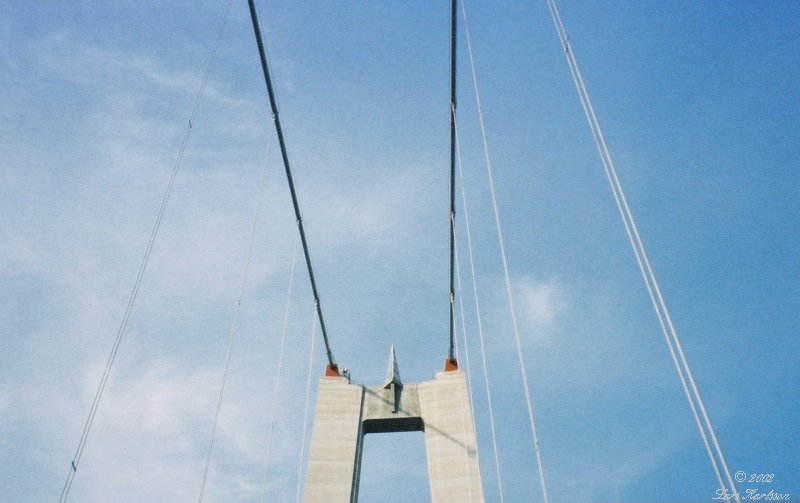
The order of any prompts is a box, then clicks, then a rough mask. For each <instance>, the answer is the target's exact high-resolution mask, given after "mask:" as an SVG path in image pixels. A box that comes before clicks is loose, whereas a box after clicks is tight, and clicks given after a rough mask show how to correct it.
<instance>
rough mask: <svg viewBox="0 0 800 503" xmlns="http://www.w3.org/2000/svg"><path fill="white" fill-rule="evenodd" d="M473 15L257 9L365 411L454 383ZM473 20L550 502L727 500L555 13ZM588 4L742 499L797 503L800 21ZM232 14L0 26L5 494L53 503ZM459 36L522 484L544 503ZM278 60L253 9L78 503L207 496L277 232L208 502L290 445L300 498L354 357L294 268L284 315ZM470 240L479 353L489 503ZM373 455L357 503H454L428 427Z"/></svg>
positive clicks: (289, 473) (609, 111) (483, 250)
mask: <svg viewBox="0 0 800 503" xmlns="http://www.w3.org/2000/svg"><path fill="white" fill-rule="evenodd" d="M447 4H448V2H364V1H353V2H346V3H331V2H302V3H301V5H298V4H297V2H289V1H284V0H270V1H263V0H262V2H261V3H260V10H261V15H262V21H263V23H264V26H263V29H264V33H265V40H266V43H267V45H268V49H269V52H270V57H271V64H272V65H273V78H274V82H275V86H276V90H277V93H278V101H279V106H280V109H281V117H282V120H283V125H284V130H285V134H286V138H287V143H288V147H289V151H290V154H291V158H292V163H293V167H294V170H295V178H296V183H297V188H298V192H299V196H300V199H301V204H302V207H303V215H304V220H305V223H306V225H307V232H308V236H309V241H310V246H311V253H312V256H313V259H314V262H315V268H316V272H317V281H318V285H319V289H320V295H321V300H322V306H323V310H324V312H325V316H326V323H327V325H328V331H329V334H330V336H331V342H332V345H333V351H334V354H335V355H336V358H337V360H338V361H339V363H340V364H341V365H342V366H345V367H348V368H350V369H351V372H352V375H353V378H354V380H356V381H358V382H361V383H366V384H376V383H379V382H380V381H382V379H383V374H384V372H385V368H386V358H387V355H388V351H389V346H390V345H391V344H394V345H395V346H396V348H397V354H398V359H399V365H400V371H401V375H402V376H403V378H404V380H406V381H407V382H413V381H421V380H426V379H429V378H431V377H432V376H433V374H434V373H435V372H436V371H438V370H440V369H441V367H442V363H443V360H444V358H445V356H446V351H447V305H448V292H447V289H448V286H447V282H448V272H447V267H448V255H447V254H448V237H447V228H448V227H447V225H448V220H447V206H448V195H449V187H448V178H447V177H448V171H449V168H448V164H447V163H448V140H449V131H448V98H449V96H448V93H449V84H448V58H449V49H448V43H449V33H448V22H449V19H448V16H449V13H448V5H447ZM466 5H467V9H468V10H469V20H470V28H471V32H472V39H473V40H472V41H473V45H474V51H475V62H476V65H477V72H478V73H477V78H478V81H479V84H480V86H481V98H482V101H483V108H484V112H485V116H486V127H487V133H488V141H489V146H490V151H491V154H492V162H493V166H494V170H495V183H496V188H497V194H498V204H499V207H500V212H501V219H502V224H503V230H504V233H505V238H506V248H507V251H508V262H509V272H510V276H511V282H512V287H513V290H514V294H515V304H516V308H517V311H518V313H519V318H520V328H521V335H522V345H523V349H524V355H525V362H526V365H527V368H528V372H529V378H530V379H529V380H530V386H531V389H532V393H533V401H534V406H535V409H536V415H537V421H538V423H537V426H538V428H539V432H538V433H539V436H540V440H541V444H542V456H543V461H544V469H545V474H546V477H547V482H548V488H549V492H550V497H551V500H552V501H596V502H607V501H620V502H641V501H664V502H666V501H685V502H689V501H709V500H711V498H713V497H714V495H715V478H714V475H713V471H712V469H711V467H710V464H709V461H708V458H707V456H706V453H705V450H704V448H703V445H702V442H701V440H700V436H699V434H698V432H697V430H696V429H695V425H694V421H693V419H692V416H691V412H690V409H689V406H688V404H687V403H686V401H685V398H684V396H683V392H682V390H681V387H680V382H679V380H678V377H677V375H676V373H675V370H674V367H673V365H672V362H671V360H670V356H669V352H668V349H667V347H666V345H665V344H664V341H663V338H662V336H661V334H660V331H659V326H658V323H657V320H656V317H655V315H654V314H653V312H652V308H651V307H650V302H649V299H648V298H647V294H646V290H645V288H644V285H643V284H642V281H641V277H640V274H639V272H638V270H637V268H636V263H635V260H634V257H633V253H632V252H631V250H630V249H629V247H628V244H627V238H626V236H625V232H624V228H623V226H622V224H621V222H620V220H619V216H618V214H617V210H616V207H615V206H614V202H613V199H612V196H611V193H610V191H609V188H608V186H607V184H606V181H605V177H604V175H603V172H602V168H601V165H600V161H599V158H598V155H597V153H596V151H595V149H594V145H593V143H592V139H591V135H590V133H589V129H588V127H587V125H586V123H585V120H584V118H583V114H582V111H581V108H580V102H579V100H578V97H577V94H576V92H575V90H574V88H573V85H572V81H571V79H570V76H569V71H568V68H567V65H566V62H565V60H564V58H563V55H562V53H561V50H560V45H559V42H558V39H557V37H556V33H555V30H554V28H553V26H552V22H551V21H550V18H549V13H548V10H547V6H546V2H544V1H543V0H542V1H536V2H527V1H526V2H471V1H468V2H467V3H466ZM561 7H562V17H563V20H564V22H565V23H566V27H567V30H568V31H569V34H570V40H571V43H572V45H573V48H574V50H575V53H576V55H577V57H578V60H579V62H580V63H581V65H582V70H583V72H584V77H585V78H586V81H587V85H588V89H589V92H590V94H591V95H592V98H593V100H594V104H595V108H596V111H597V113H598V116H599V119H600V121H601V123H602V125H603V127H604V129H605V132H606V136H607V140H608V143H609V146H610V149H611V153H612V156H613V157H614V158H615V160H616V163H617V168H618V171H619V176H620V178H621V181H622V184H623V186H624V187H625V190H626V193H627V196H628V199H629V202H630V205H631V207H632V210H633V212H634V214H635V216H636V218H637V222H638V225H639V229H640V231H641V233H642V238H643V240H644V242H645V245H646V246H647V247H648V252H649V254H650V258H651V261H652V263H653V266H654V268H655V272H656V274H657V275H658V277H659V280H660V281H661V287H662V291H663V293H664V295H665V297H666V301H667V303H668V305H669V307H670V309H671V312H672V316H673V319H674V321H675V324H676V328H677V330H678V333H679V335H680V336H681V338H682V342H683V346H684V349H685V351H686V354H687V358H688V360H689V362H690V364H691V365H692V369H693V371H694V374H695V378H696V380H697V382H698V386H699V388H700V390H701V392H702V393H703V397H704V400H705V403H706V406H707V408H708V412H709V414H710V416H711V419H712V421H713V422H714V424H715V427H716V431H717V435H718V437H719V440H720V442H721V444H722V448H723V450H724V451H725V454H726V456H727V459H728V462H729V465H730V468H731V470H732V471H738V470H741V471H743V472H745V473H747V474H752V473H767V474H774V478H773V482H772V483H770V484H747V483H745V484H740V487H739V488H740V489H741V490H743V491H744V490H745V489H757V490H758V491H759V492H768V491H769V490H775V491H777V492H780V493H788V494H790V495H791V497H792V498H793V499H794V498H799V497H800V476H798V474H800V456H798V454H800V441H799V439H798V436H797V430H798V429H800V428H799V427H800V406H799V405H800V370H799V369H798V364H797V361H798V354H800V342H798V340H799V339H798V335H800V280H799V279H798V278H799V277H800V276H799V274H800V270H798V269H799V267H798V266H799V265H800V224H798V218H797V215H798V213H800V176H799V175H798V167H799V164H800V127H799V126H798V117H800V96H799V95H798V87H797V82H798V81H800V33H799V32H798V26H800V4H797V3H796V2H770V3H758V2H756V3H752V2H740V1H733V2H711V1H688V0H678V1H674V2H666V3H665V2H655V1H648V2H613V3H612V2H606V1H594V0H583V1H578V2H564V5H562V6H561ZM224 10H225V5H224V2H222V1H211V0H209V1H199V2H160V3H145V5H140V2H127V1H119V2H95V1H91V0H86V1H83V2H23V1H15V0H9V1H5V2H2V3H0V153H1V154H2V155H0V215H2V216H1V217H0V236H1V237H2V239H0V494H2V495H1V496H0V499H2V500H3V501H9V502H17V501H19V502H23V501H25V502H27V501H57V500H58V496H59V494H60V492H61V488H62V485H63V483H64V480H65V478H66V476H67V473H68V469H69V464H70V461H71V460H72V457H73V455H74V453H75V449H76V447H77V445H78V441H79V439H80V435H81V431H82V428H83V425H84V422H85V420H86V417H87V415H88V413H89V410H90V406H91V403H92V398H93V397H94V394H95V391H96V389H97V386H98V384H99V381H100V377H101V375H102V369H103V366H104V364H105V360H106V358H107V357H108V354H109V352H110V350H111V348H112V345H113V343H114V337H115V333H116V331H117V328H118V327H119V325H120V322H121V320H122V318H123V314H124V312H125V306H126V303H127V300H128V297H129V295H130V292H131V289H132V287H133V285H134V282H135V279H136V273H137V268H138V266H139V263H140V261H141V259H142V256H143V254H144V252H145V247H146V245H147V240H148V236H149V235H150V232H151V230H152V227H153V223H154V221H155V219H156V215H157V212H158V208H159V205H160V203H161V198H162V196H163V193H164V190H165V188H166V186H167V183H168V181H169V177H170V173H171V171H172V168H173V165H174V163H175V159H176V157H177V156H178V152H179V148H180V144H181V139H182V137H183V134H184V131H185V129H186V127H187V124H188V121H189V117H190V115H191V111H192V105H193V103H194V100H195V97H196V95H197V92H198V89H199V87H200V82H201V78H202V75H203V69H204V66H205V64H206V61H207V59H208V56H209V54H210V52H211V48H212V46H213V42H214V37H215V35H216V33H217V29H218V27H219V25H220V22H221V19H222V15H223V12H224ZM461 26H462V27H463V25H461ZM463 42H464V40H463V37H462V39H461V45H460V47H459V58H460V61H461V66H460V74H459V128H460V139H461V144H462V157H463V163H464V164H463V167H464V186H465V192H466V196H467V197H466V199H467V203H468V205H469V214H470V220H471V224H472V227H471V231H472V237H473V241H474V243H473V244H474V254H475V260H476V271H477V274H476V276H477V278H476V280H477V287H478V292H479V296H480V301H481V317H482V320H483V328H484V333H485V336H486V340H487V355H486V358H487V362H488V377H489V382H490V389H491V392H492V397H493V399H494V411H495V419H496V423H497V424H496V426H497V430H498V435H497V437H498V438H497V440H498V445H497V448H498V453H499V461H500V471H501V478H502V488H503V493H504V495H505V500H506V501H508V502H522V501H540V500H541V493H540V490H539V486H538V478H537V474H536V465H535V458H534V453H533V449H532V443H531V438H530V437H531V435H530V430H529V429H528V425H527V414H526V409H525V398H524V394H523V387H522V382H521V380H520V372H519V367H518V365H517V360H516V351H515V348H514V342H513V331H512V326H511V322H510V318H509V314H508V313H509V310H508V305H507V303H506V301H505V287H504V283H503V272H502V263H501V261H500V258H499V253H498V245H497V239H496V234H495V230H494V217H493V215H492V212H491V200H490V197H489V192H488V185H487V178H486V171H485V167H484V165H483V162H482V151H481V141H480V136H479V128H478V120H477V114H476V106H475V100H474V93H473V91H472V85H471V78H470V75H469V68H468V66H467V58H466V54H467V53H466V46H465V45H464V43H463ZM258 65H259V64H258V54H257V51H256V46H255V42H254V37H253V34H252V28H251V25H250V20H249V14H248V11H247V6H246V2H244V1H239V0H237V1H234V2H233V4H232V7H231V12H230V18H229V20H228V23H227V26H226V29H225V32H224V34H223V37H222V39H221V44H220V48H219V52H218V55H217V60H216V63H215V65H214V68H213V71H212V73H211V75H210V77H209V81H208V85H207V87H206V90H205V95H204V97H203V99H202V102H201V104H200V108H199V110H198V113H197V116H196V118H195V120H194V122H193V127H192V133H191V136H190V138H189V143H188V146H187V149H186V153H185V156H184V158H183V162H182V164H181V166H180V171H179V173H178V176H177V179H176V182H175V186H174V191H173V193H172V197H171V199H170V201H169V206H168V207H167V211H166V214H165V217H164V220H163V223H162V225H161V229H160V233H159V235H158V239H157V241H156V244H155V247H154V249H153V252H152V255H151V258H150V262H149V266H148V270H147V272H146V275H145V277H144V281H143V283H142V286H141V290H140V291H139V295H138V299H137V302H136V304H135V306H134V310H133V313H132V316H131V319H130V323H129V325H128V328H127V330H126V332H125V336H124V339H123V341H122V344H121V346H120V350H119V353H118V356H117V359H116V361H115V364H114V368H113V371H112V374H111V378H110V380H109V383H108V386H107V388H106V390H105V394H104V396H103V400H102V402H101V404H100V408H99V410H98V413H97V416H96V420H95V422H94V427H93V429H92V431H91V435H90V437H89V440H88V443H87V444H86V449H85V451H84V454H83V458H82V460H81V464H80V468H79V470H78V472H77V475H76V477H75V482H74V485H73V487H72V493H71V497H70V500H71V501H80V502H107V501H196V500H197V499H198V496H199V494H200V485H201V479H202V476H203V467H204V463H205V457H206V451H207V449H208V443H209V438H210V435H211V428H212V423H213V418H214V412H215V408H216V403H217V398H218V393H219V389H220V382H221V378H222V373H223V369H224V366H225V357H226V350H227V347H228V340H229V336H230V334H231V331H232V329H231V327H232V325H233V320H234V318H235V315H236V305H237V299H238V298H239V291H240V285H241V283H242V276H243V271H244V270H245V265H246V258H247V256H248V247H249V245H250V242H251V236H254V239H253V241H252V243H253V252H252V258H251V262H250V267H249V271H248V274H247V275H246V282H245V288H244V290H243V294H242V296H241V309H240V314H239V318H238V324H237V329H236V333H237V340H236V345H235V347H234V352H233V355H232V360H231V364H230V372H229V378H228V381H227V388H226V391H225V398H224V401H223V403H222V409H221V414H220V423H219V428H218V432H217V437H216V444H215V448H214V455H213V458H212V462H211V466H210V469H209V478H208V484H207V486H206V491H205V499H204V501H227V502H234V501H242V502H244V501H258V499H259V495H260V491H261V483H262V474H263V473H264V466H265V459H266V456H265V453H266V445H267V439H268V436H269V431H270V428H273V431H274V440H273V446H272V451H271V457H270V462H269V472H268V474H269V477H268V481H267V500H268V501H293V500H294V498H295V494H296V488H297V484H298V474H299V473H300V472H301V466H302V464H301V447H302V433H303V418H304V407H305V400H306V383H307V376H308V369H309V359H310V358H311V357H313V362H312V364H311V376H312V381H311V382H312V388H311V391H312V393H311V400H312V402H311V407H312V408H313V395H314V388H315V384H316V381H317V379H318V377H319V376H320V375H321V374H322V372H323V370H324V363H325V362H324V353H323V351H322V349H321V348H322V346H321V344H320V341H319V340H317V341H316V346H315V348H314V352H313V353H312V354H311V355H310V354H309V345H310V344H309V342H310V338H311V335H312V325H313V323H312V320H313V304H312V302H311V296H310V292H309V290H310V289H309V287H308V280H307V276H306V274H305V271H304V270H303V268H302V267H301V264H299V263H298V267H297V269H296V272H295V275H294V288H293V289H292V292H291V295H288V293H289V292H288V288H289V282H290V276H291V263H292V255H293V246H294V241H295V237H294V235H295V228H294V217H293V214H292V210H291V201H290V198H289V192H288V188H287V185H286V180H285V177H284V175H283V173H282V167H281V166H280V158H279V156H278V155H277V149H276V148H275V141H274V138H273V136H274V132H273V130H272V128H271V123H270V114H269V112H268V104H267V100H266V90H265V88H264V85H263V82H262V80H261V73H260V68H259V66H258ZM270 145H271V146H270ZM259 198H260V200H261V204H260V208H261V211H260V212H259V214H258V219H257V222H256V224H257V225H256V227H255V233H253V232H252V229H253V222H254V218H255V215H256V208H257V207H258V206H259ZM460 204H461V203H460V201H459V205H460ZM462 217H463V212H461V211H460V212H459V223H458V227H459V229H458V236H459V237H458V244H459V252H460V263H461V266H462V280H463V282H464V289H465V296H464V306H465V307H464V311H465V312H464V318H465V325H466V328H467V329H466V334H461V331H460V330H459V337H461V336H462V335H466V340H467V344H468V349H469V354H470V358H469V361H468V360H467V359H466V357H465V355H464V352H463V350H464V347H463V346H464V342H463V339H461V342H460V345H461V348H460V351H461V358H460V361H461V365H462V367H466V368H468V369H469V375H470V377H471V379H472V391H473V396H474V402H475V403H474V406H475V417H476V424H477V430H478V435H479V451H480V456H481V469H482V473H483V485H484V491H485V493H486V499H487V501H493V502H494V501H499V490H498V480H497V477H496V475H495V464H494V458H493V455H492V444H491V436H490V434H489V423H488V406H487V400H486V389H485V387H484V385H483V377H484V374H483V370H482V367H481V365H480V354H479V348H478V344H477V328H476V327H477V325H476V314H475V307H474V304H473V302H472V298H471V277H470V275H469V269H468V267H467V264H468V258H467V254H466V234H465V227H464V222H463V219H462ZM287 298H290V299H291V302H290V304H289V317H288V320H289V322H288V331H287V338H286V355H285V358H284V362H283V367H282V368H283V371H282V375H281V378H280V380H278V379H277V370H278V366H279V364H278V361H279V354H280V347H281V344H280V341H281V332H282V330H281V328H282V323H283V319H284V311H285V310H286V308H287V304H286V299H287ZM276 387H277V388H276ZM276 389H277V397H278V400H277V407H276V408H275V409H273V407H272V403H273V396H274V395H275V394H276ZM308 431H309V432H310V425H309V430H308ZM364 459H365V460H364V468H363V473H362V480H363V483H362V491H361V495H362V501H367V502H390V501H391V502H397V501H429V498H430V496H429V494H428V481H427V474H426V468H425V459H424V446H423V438H422V434H418V433H417V434H401V435H383V436H381V435H375V436H374V437H373V436H370V437H368V438H367V440H366V452H365V458H364Z"/></svg>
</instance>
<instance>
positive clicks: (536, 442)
mask: <svg viewBox="0 0 800 503" xmlns="http://www.w3.org/2000/svg"><path fill="white" fill-rule="evenodd" d="M461 14H462V17H463V20H464V37H465V38H466V41H467V52H468V54H469V64H470V69H471V71H472V86H473V89H474V92H475V101H476V106H477V109H478V119H479V122H480V130H481V139H482V141H483V154H484V161H485V163H486V172H487V174H488V177H489V191H490V192H491V195H492V208H493V210H494V221H495V227H496V229H497V240H498V243H499V246H500V256H501V258H502V262H503V276H504V278H505V286H506V295H507V297H508V308H509V311H510V313H511V322H512V325H513V328H514V342H515V343H516V348H517V357H518V360H519V367H520V374H521V377H522V384H523V387H524V389H525V402H526V405H527V408H528V422H529V423H530V428H531V435H532V437H533V448H534V452H535V455H536V467H537V470H538V472H539V484H540V485H541V488H542V497H543V499H544V501H545V503H548V502H549V498H548V496H547V484H546V483H545V477H544V466H543V464H542V453H541V444H540V442H539V435H538V433H537V430H536V418H535V416H534V413H533V401H532V399H531V391H530V386H529V385H528V372H527V370H526V368H525V358H524V357H523V351H522V341H521V339H520V335H519V323H518V321H517V312H516V309H515V307H514V295H513V293H512V291H511V277H510V275H509V272H508V259H507V257H506V248H505V242H504V239H503V230H502V226H501V224H500V211H499V209H498V207H497V195H496V192H495V188H494V175H493V174H492V161H491V157H490V155H489V142H488V140H487V135H486V124H485V120H484V117H483V107H482V105H481V98H480V91H479V88H478V77H477V71H476V69H475V60H474V58H473V54H472V40H471V38H470V33H469V22H468V21H467V12H466V8H465V6H464V0H461Z"/></svg>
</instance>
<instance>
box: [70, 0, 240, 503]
mask: <svg viewBox="0 0 800 503" xmlns="http://www.w3.org/2000/svg"><path fill="white" fill-rule="evenodd" d="M231 3H232V0H229V1H228V3H227V5H226V7H225V13H224V14H223V16H222V22H221V23H220V27H219V29H218V30H217V35H216V38H215V39H214V47H213V48H212V49H211V54H210V55H209V57H208V61H207V62H206V66H205V70H204V71H203V78H202V80H201V82H200V89H198V91H197V96H196V97H195V100H194V105H193V106H192V111H191V113H190V114H189V122H188V123H187V125H186V129H185V130H184V133H183V139H182V140H181V146H180V148H179V149H178V156H177V158H176V159H175V164H174V165H173V167H172V174H171V175H170V178H169V182H168V183H167V188H166V190H165V191H164V197H163V198H162V200H161V206H160V207H159V209H158V214H157V215H156V220H155V223H154V224H153V229H152V230H151V231H150V237H149V239H148V241H147V246H146V247H145V251H144V256H143V257H142V261H141V262H140V264H139V271H138V272H137V274H136V280H135V281H134V283H133V288H132V289H131V293H130V296H129V297H128V304H127V305H126V306H125V312H124V314H123V315H122V321H121V322H120V325H119V327H118V328H117V334H116V337H115V338H114V344H113V345H112V347H111V352H110V353H109V355H108V359H107V360H106V365H105V367H104V369H103V374H102V376H101V377H100V384H99V385H98V387H97V391H96V392H95V395H94V399H93V400H92V405H91V407H90V409H89V416H88V417H87V418H86V423H84V426H83V432H82V433H81V438H80V440H79V441H78V447H77V449H76V450H75V455H74V456H73V457H72V461H71V462H70V468H69V472H68V473H67V479H66V481H65V482H64V487H63V488H62V489H61V496H60V497H59V499H58V501H59V503H64V502H65V501H67V498H68V497H69V492H70V489H71V488H72V481H73V480H74V479H75V474H76V473H77V472H78V466H79V465H80V462H81V458H82V457H83V450H84V448H85V447H86V442H87V440H88V439H89V433H90V431H91V429H92V425H93V424H94V418H95V416H96V415H97V409H98V408H99V407H100V400H101V399H102V398H103V392H104V391H105V389H106V384H108V379H109V377H110V375H111V368H112V367H113V366H114V360H115V359H116V358H117V352H118V351H119V346H120V344H121V343H122V338H123V337H124V336H125V332H126V330H127V328H128V322H129V321H130V318H131V313H132V312H133V306H134V304H135V303H136V297H137V296H138V295H139V288H140V287H141V286H142V281H143V279H144V274H145V272H146V271H147V264H148V263H149V262H150V255H151V254H152V252H153V246H154V245H155V242H156V238H157V237H158V231H159V229H160V228H161V222H162V221H163V219H164V214H165V213H166V211H167V204H168V203H169V200H170V196H171V195H172V188H173V187H174V186H175V179H176V178H177V176H178V171H180V167H181V163H182V161H183V155H184V153H185V152H186V146H187V145H188V143H189V137H190V136H191V133H192V123H193V122H194V119H195V117H196V116H197V111H198V109H199V108H200V101H201V99H202V97H203V94H204V93H205V88H206V83H207V82H208V76H209V75H210V74H211V69H212V68H213V67H214V61H215V60H216V57H217V49H218V48H219V43H220V40H221V39H222V34H223V33H224V31H225V25H226V24H227V22H228V14H229V12H230V9H231Z"/></svg>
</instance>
